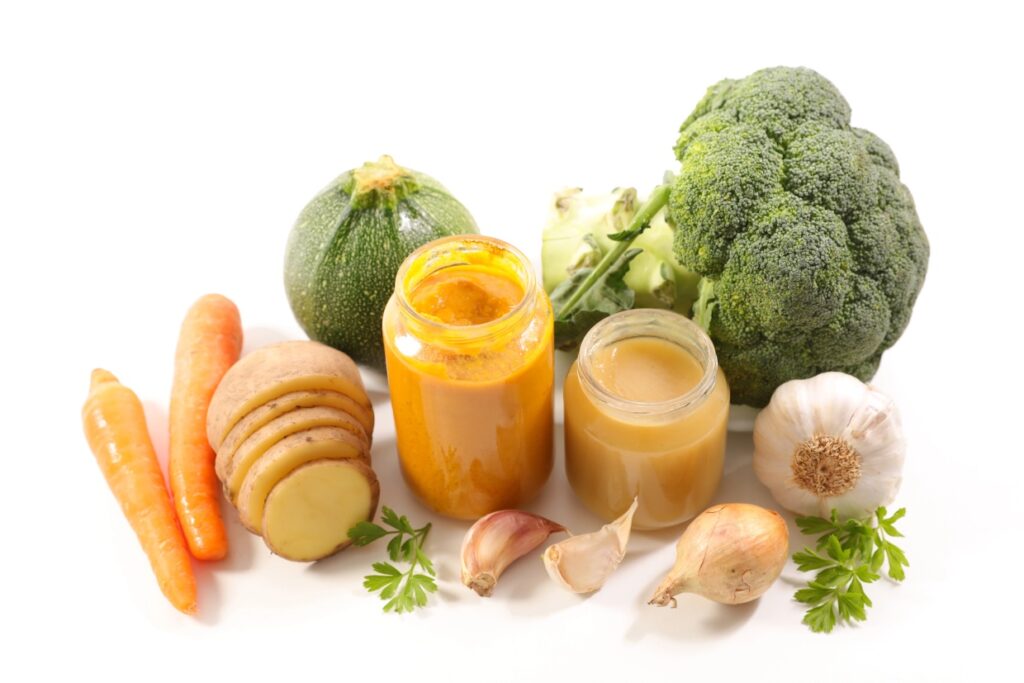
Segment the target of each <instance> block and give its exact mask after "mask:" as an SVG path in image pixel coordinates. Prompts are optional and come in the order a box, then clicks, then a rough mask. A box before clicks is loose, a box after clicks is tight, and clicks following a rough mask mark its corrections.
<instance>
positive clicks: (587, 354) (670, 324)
mask: <svg viewBox="0 0 1024 683" xmlns="http://www.w3.org/2000/svg"><path fill="white" fill-rule="evenodd" d="M637 337H654V338H657V339H663V340H665V341H668V342H672V343H674V344H676V345H677V346H679V347H680V348H682V349H683V350H684V351H686V352H687V353H689V354H690V355H691V356H693V357H694V360H696V361H697V362H698V363H699V364H700V365H701V369H702V375H701V378H700V381H699V382H698V383H697V384H696V385H695V386H694V387H693V388H692V389H690V390H689V391H687V392H686V393H684V394H680V395H679V396H674V397H672V398H669V399H665V400H662V401H636V400H633V399H629V398H625V397H623V396H620V395H619V394H616V393H614V392H612V391H610V390H609V389H608V388H607V387H605V386H604V385H603V384H601V383H600V382H599V381H597V378H596V377H594V374H593V372H592V371H591V367H590V358H591V356H592V354H593V353H594V352H595V351H597V350H598V349H599V348H603V347H604V346H606V345H608V344H612V343H615V342H617V341H622V340H624V339H634V338H637ZM688 343H689V344H692V345H693V346H694V347H695V350H696V351H697V353H694V349H691V348H689V347H688V346H689V344H688ZM576 373H577V376H578V377H579V380H580V384H581V385H582V386H583V387H584V389H585V390H586V391H587V392H588V393H589V394H590V395H591V396H593V397H596V398H598V399H599V400H600V401H601V403H602V404H604V405H606V406H608V407H611V408H613V409H615V410H617V411H619V412H622V413H625V414H628V415H631V416H634V417H636V416H657V415H665V416H673V417H678V416H681V415H683V414H686V413H689V412H691V411H692V410H695V409H696V408H697V407H698V406H699V405H701V404H702V403H704V401H705V400H707V398H708V396H710V395H711V392H712V391H713V390H714V389H715V385H716V384H717V379H718V356H717V354H716V353H715V345H714V343H712V341H711V337H709V336H708V334H707V332H705V331H704V329H703V328H701V327H700V326H699V325H697V324H696V323H695V322H693V321H692V320H690V319H689V318H687V317H686V316H684V315H681V314H679V313H676V312H674V311H670V310H666V309H657V308H637V309H632V310H628V311H621V312H619V313H615V314H612V315H610V316H608V317H607V318H605V319H604V320H601V321H600V322H599V323H597V324H596V325H594V326H593V327H592V328H590V331H589V332H587V334H586V336H584V337H583V342H582V343H581V344H580V352H579V359H578V360H577V363H576Z"/></svg>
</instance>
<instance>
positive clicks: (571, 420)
mask: <svg viewBox="0 0 1024 683" xmlns="http://www.w3.org/2000/svg"><path fill="white" fill-rule="evenodd" d="M564 400H565V468H566V474H567V475H568V478H569V483H570V484H571V485H572V488H573V490H574V491H575V492H576V495H577V496H579V498H580V499H581V500H582V501H583V502H584V503H585V504H586V505H587V507H589V508H590V509H591V510H592V511H593V512H594V513H596V514H597V515H600V516H601V517H603V518H604V519H607V520H612V519H615V518H616V517H618V516H619V515H620V514H622V513H623V512H624V511H625V510H626V508H628V507H629V505H630V503H632V501H633V498H634V496H637V497H638V498H639V506H638V508H637V511H636V515H635V516H634V518H633V526H634V527H636V528H638V529H656V528H661V527H666V526H672V525H675V524H679V523H681V522H684V521H686V520H687V519H690V518H691V517H693V516H694V515H696V514H697V513H699V512H700V511H701V510H703V509H704V508H705V507H707V505H708V503H710V502H711V498H712V496H713V495H714V493H715V490H716V489H717V488H718V484H719V481H720V480H721V477H722V467H723V462H724V458H725V437H726V430H727V426H728V421H729V386H728V384H727V382H726V379H725V375H724V374H723V373H722V371H721V369H720V368H719V367H718V360H717V357H716V356H715V347H714V345H713V344H712V343H711V339H710V338H709V337H708V336H707V334H705V332H704V331H703V330H702V329H701V328H700V327H698V326H697V325H696V324H694V323H693V322H692V321H690V320H689V319H687V318H685V317H683V316H681V315H679V314H677V313H673V312H671V311H665V310H657V309H636V310H631V311H624V312H622V313H617V314H615V315H612V316H609V317H608V318H605V319H604V320H602V321H601V322H600V323H598V324H597V325H595V326H594V327H593V328H592V329H591V330H590V332H588V333H587V336H586V337H585V338H584V339H583V343H582V344H581V346H580V354H579V358H578V359H577V360H576V362H575V363H574V364H573V366H572V368H570V370H569V374H568V376H567V377H566V380H565V393H564Z"/></svg>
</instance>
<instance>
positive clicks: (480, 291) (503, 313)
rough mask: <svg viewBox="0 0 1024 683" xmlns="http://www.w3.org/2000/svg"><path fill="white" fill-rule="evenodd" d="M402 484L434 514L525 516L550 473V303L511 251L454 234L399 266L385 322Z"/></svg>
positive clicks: (488, 240)
mask: <svg viewBox="0 0 1024 683" xmlns="http://www.w3.org/2000/svg"><path fill="white" fill-rule="evenodd" d="M383 333H384V353H385V358H386V361H387V371H388V383H389V385H390V390H391V406H392V411H393V413H394V418H395V434H396V436H397V440H398V454H399V460H400V462H401V466H402V473H403V475H404V477H405V480H406V482H408V484H409V486H410V487H411V488H412V490H413V491H414V492H415V493H416V494H417V495H418V496H419V497H420V498H421V499H422V500H423V501H424V502H425V503H426V504H427V505H429V506H430V507H431V508H433V509H434V510H435V511H437V512H439V513H441V514H444V515H449V516H451V517H459V518H463V519H475V518H478V517H480V516H482V515H485V514H487V513H489V512H493V511H494V510H499V509H503V508H511V507H517V506H519V505H522V504H523V503H525V502H527V501H528V500H529V499H530V498H532V497H533V496H534V495H536V494H537V493H538V492H539V491H540V488H541V487H542V486H543V485H544V482H545V481H547V478H548V475H549V474H550V473H551V467H552V456H553V454H552V446H553V444H552V439H553V410H552V408H553V406H552V391H553V388H554V340H553V316H552V312H551V303H550V302H549V301H548V298H547V295H546V294H545V293H544V291H543V289H541V288H540V287H539V286H538V285H537V282H536V278H535V276H534V273H533V268H532V266H531V265H530V263H529V262H528V261H527V260H526V257H525V256H524V255H523V254H522V253H521V252H520V251H519V250H518V249H516V248H515V247H513V246H511V245H509V244H506V243H505V242H502V241H500V240H497V239H493V238H490V237H482V236H478V235H457V236H454V237H446V238H443V239H440V240H436V241H434V242H431V243H429V244H426V245H424V246H423V247H421V248H419V249H417V250H416V251H415V252H413V253H412V254H410V255H409V257H408V258H407V259H406V260H405V262H404V263H403V264H402V267H401V268H400V269H399V271H398V275H397V277H396V279H395V293H394V295H393V296H392V297H391V300H390V301H389V302H388V305H387V308H386V309H385V311H384V321H383Z"/></svg>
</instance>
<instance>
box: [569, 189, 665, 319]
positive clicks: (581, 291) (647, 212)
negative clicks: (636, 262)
mask: <svg viewBox="0 0 1024 683" xmlns="http://www.w3.org/2000/svg"><path fill="white" fill-rule="evenodd" d="M670 189H671V188H670V187H669V186H668V185H659V186H658V187H657V189H655V190H654V192H652V193H651V196H650V197H648V198H647V201H646V202H644V203H643V205H641V207H640V208H639V209H638V210H637V212H636V215H635V216H633V220H632V222H630V224H629V227H628V228H626V229H625V230H623V231H622V232H618V233H615V234H614V235H609V237H611V238H612V239H613V240H615V241H616V245H615V248H614V249H611V250H609V251H608V253H606V254H605V255H604V257H603V258H602V259H601V260H600V261H599V262H598V264H597V265H596V266H594V269H593V270H592V271H591V272H590V274H589V275H588V276H587V277H586V279H585V280H583V282H581V283H580V286H579V287H577V288H576V291H575V292H573V293H572V296H570V297H569V298H568V299H567V300H566V302H565V304H563V305H562V307H561V308H560V309H558V310H557V311H556V312H555V318H556V319H558V320H564V319H565V318H566V317H567V316H568V315H569V314H570V313H572V312H573V309H575V308H576V306H577V305H578V304H579V302H580V301H581V300H582V299H583V297H584V295H585V294H586V293H587V291H588V290H589V289H590V288H591V287H593V286H594V285H595V284H596V283H597V282H599V281H600V280H601V277H602V276H603V275H604V274H605V273H606V272H608V269H609V268H611V267H612V265H613V264H614V263H615V262H616V261H618V260H619V257H620V256H622V255H623V254H624V253H626V250H627V249H629V246H630V245H631V244H633V241H634V240H635V239H636V238H637V237H639V236H640V234H641V233H643V231H644V230H646V229H647V228H649V227H650V225H651V219H652V218H654V215H655V214H656V213H658V212H659V211H661V209H662V207H664V206H665V204H666V203H667V202H668V194H669V190H670Z"/></svg>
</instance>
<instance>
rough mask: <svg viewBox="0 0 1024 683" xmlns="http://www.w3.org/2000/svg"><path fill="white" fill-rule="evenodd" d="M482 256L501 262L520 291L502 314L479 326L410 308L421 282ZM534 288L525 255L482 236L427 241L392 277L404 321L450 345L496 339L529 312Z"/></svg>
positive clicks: (453, 236)
mask: <svg viewBox="0 0 1024 683" xmlns="http://www.w3.org/2000/svg"><path fill="white" fill-rule="evenodd" d="M484 257H486V258H489V259H499V260H501V261H502V262H503V263H504V264H505V265H506V266H508V267H509V270H510V272H511V273H512V274H513V275H514V276H515V277H516V279H517V280H518V283H519V284H520V285H521V286H522V288H523V296H522V298H520V299H519V301H517V302H516V303H515V304H514V305H512V306H511V307H510V308H509V310H507V311H506V312H505V313H503V314H502V315H500V316H498V317H497V318H494V319H493V320H488V321H487V322H483V323H477V324H472V325H455V324H451V323H446V322H444V321H442V320H438V319H437V318H434V317H432V316H428V315H424V314H423V313H421V312H420V311H418V310H416V308H415V307H414V306H413V305H412V302H411V301H410V295H411V293H412V292H413V290H414V289H415V288H416V286H417V285H418V284H419V283H420V282H422V281H423V280H424V279H426V278H427V277H429V276H431V275H433V274H435V273H437V272H440V271H442V270H444V269H446V268H454V267H458V266H466V265H472V264H473V263H474V262H476V261H474V259H481V258H484ZM536 289H537V277H536V275H534V272H533V267H532V266H531V265H530V262H529V260H528V259H527V258H526V255H525V254H523V252H521V251H520V250H519V249H517V248H516V247H514V246H512V245H511V244H509V243H508V242H505V241H502V240H499V239H497V238H495V237H486V236H484V235H451V236H449V237H442V238H440V239H436V240H434V241H432V242H428V243H427V244H424V245H423V246H421V247H419V248H418V249H416V250H415V251H414V252H412V253H411V254H409V256H408V257H407V258H406V259H405V261H403V262H402V265H401V267H400V268H399V269H398V273H397V274H396V275H395V299H396V300H397V302H398V306H399V308H400V309H401V311H402V314H403V315H404V316H406V319H407V320H409V321H410V322H412V323H413V324H414V325H415V326H416V327H418V328H420V329H421V330H423V331H429V332H430V334H431V335H433V336H435V337H437V338H440V339H444V340H446V341H448V342H450V343H458V342H460V341H464V342H470V341H473V342H475V341H481V340H486V339H490V338H494V337H497V336H500V335H501V334H503V333H504V332H506V331H507V330H508V329H509V328H511V327H513V326H515V325H517V324H518V323H519V322H520V321H521V319H522V318H523V316H524V315H525V314H526V313H529V310H530V302H531V301H532V300H533V298H534V296H535V294H536Z"/></svg>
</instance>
